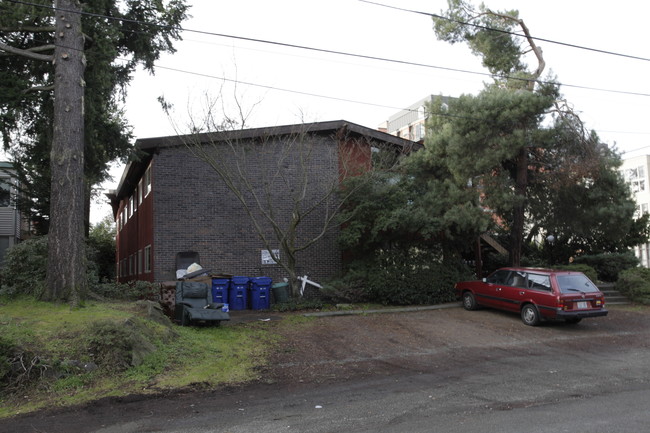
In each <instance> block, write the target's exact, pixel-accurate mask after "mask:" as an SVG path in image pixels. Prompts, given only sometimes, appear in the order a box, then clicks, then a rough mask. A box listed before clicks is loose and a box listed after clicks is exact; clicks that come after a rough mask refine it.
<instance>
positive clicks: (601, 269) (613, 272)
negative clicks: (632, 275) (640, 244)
mask: <svg viewBox="0 0 650 433" xmlns="http://www.w3.org/2000/svg"><path fill="white" fill-rule="evenodd" d="M574 263H576V264H584V265H589V266H591V267H592V268H594V269H595V270H596V272H597V273H598V279H599V280H601V281H616V280H618V274H619V272H621V271H624V270H626V269H630V268H634V267H636V266H638V265H639V259H637V258H636V256H635V255H634V253H632V252H625V253H603V254H595V255H585V256H579V257H576V259H575V262H574Z"/></svg>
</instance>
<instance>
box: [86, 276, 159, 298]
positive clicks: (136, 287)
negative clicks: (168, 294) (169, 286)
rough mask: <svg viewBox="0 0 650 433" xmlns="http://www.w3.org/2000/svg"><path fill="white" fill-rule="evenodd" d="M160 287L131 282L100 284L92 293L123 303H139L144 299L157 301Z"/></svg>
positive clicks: (146, 283) (95, 286)
mask: <svg viewBox="0 0 650 433" xmlns="http://www.w3.org/2000/svg"><path fill="white" fill-rule="evenodd" d="M159 288H160V285H159V284H156V283H150V282H148V281H131V282H129V283H98V284H95V285H93V286H92V288H91V291H92V292H93V293H95V294H96V295H99V296H102V297H104V298H108V299H116V300H122V301H138V300H142V299H146V300H152V301H153V300H156V297H157V296H158V293H159Z"/></svg>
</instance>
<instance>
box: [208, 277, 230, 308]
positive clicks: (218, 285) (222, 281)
mask: <svg viewBox="0 0 650 433" xmlns="http://www.w3.org/2000/svg"><path fill="white" fill-rule="evenodd" d="M229 287H230V278H213V279H212V302H214V303H215V304H228V288H229Z"/></svg>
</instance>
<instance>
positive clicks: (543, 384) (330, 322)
mask: <svg viewBox="0 0 650 433" xmlns="http://www.w3.org/2000/svg"><path fill="white" fill-rule="evenodd" d="M405 314H409V316H408V317H406V316H402V317H401V318H400V317H399V316H398V315H391V316H395V317H386V318H382V319H375V318H372V319H369V318H367V317H365V318H364V317H360V318H345V319H344V318H327V319H325V318H323V319H318V320H323V321H325V322H323V326H322V329H321V331H322V332H332V327H337V326H345V327H349V326H352V325H354V326H359V327H362V326H365V327H368V328H371V327H372V326H377V324H379V323H382V322H383V323H386V322H388V323H390V322H391V321H392V320H395V321H396V322H395V323H401V324H404V323H406V324H411V323H412V324H420V325H421V326H419V327H418V329H419V331H418V332H423V331H421V329H424V330H425V331H424V332H432V331H431V329H439V333H438V334H436V337H435V338H434V337H433V334H431V335H432V337H431V338H429V339H428V340H431V341H433V342H434V343H432V344H431V345H427V344H426V343H423V341H428V340H427V339H420V338H419V335H418V336H417V337H418V338H415V339H413V340H408V342H407V343H404V348H403V349H404V350H403V351H401V352H400V353H395V352H396V351H395V347H399V345H398V346H395V347H391V349H392V355H390V354H389V353H385V352H384V353H376V356H373V355H372V354H368V353H367V350H368V347H371V348H373V349H372V351H373V353H374V352H377V351H378V350H379V349H377V348H376V346H375V345H373V344H370V343H367V344H364V342H363V341H361V342H359V341H357V342H356V346H355V345H354V342H353V341H350V342H348V343H347V344H349V347H343V348H342V352H341V353H349V354H350V355H349V356H348V357H347V358H345V359H341V357H340V356H337V357H336V358H331V359H322V362H321V363H320V364H318V365H316V366H315V368H314V365H313V361H307V362H309V363H310V364H309V365H307V363H301V362H300V361H298V358H292V359H291V360H290V362H289V361H287V362H286V363H285V364H284V365H283V366H279V368H286V369H291V371H296V370H306V369H309V370H314V369H315V370H318V369H322V370H323V371H322V375H321V376H318V375H316V376H314V375H313V374H312V375H310V376H309V377H310V378H311V379H305V380H304V381H301V380H295V381H279V382H278V381H275V380H270V381H269V382H270V383H259V384H254V385H248V386H244V387H241V388H232V389H227V390H219V391H215V392H211V393H196V394H183V395H174V396H168V397H160V398H158V399H156V400H154V401H151V400H138V399H134V400H131V401H128V400H125V401H122V402H118V403H117V404H114V405H110V406H109V405H96V406H92V405H91V406H88V407H83V408H77V409H74V410H68V411H63V412H56V413H52V414H40V415H35V416H33V417H31V418H30V417H26V418H20V419H16V420H14V423H13V424H12V423H10V422H6V421H5V422H0V431H2V432H4V431H7V432H10V431H11V432H16V433H17V432H48V433H50V432H64V431H67V432H82V431H83V432H101V433H127V432H166V433H171V432H186V433H192V432H196V433H206V432H228V433H244V432H246V433H248V432H251V433H252V432H255V433H266V432H269V433H270V432H301V433H321V432H396V433H397V432H416V433H417V432H449V433H454V432H463V433H473V432H477V433H478V432H481V433H485V432H500V433H510V432H512V433H515V432H516V433H519V432H538V433H546V432H548V433H551V432H553V433H560V432H572V433H581V432H585V433H586V432H589V433H609V432H612V433H627V432H629V433H640V432H646V431H650V411H649V410H648V407H649V403H650V347H649V343H650V339H649V338H648V337H650V311H649V310H647V309H645V310H630V309H615V308H613V309H611V310H610V315H609V316H608V317H607V318H598V319H593V320H585V321H583V322H582V323H581V324H579V325H574V326H568V325H565V324H547V325H543V326H541V327H537V328H531V327H525V326H524V325H523V324H521V322H520V321H519V319H518V318H517V316H512V315H508V314H503V313H499V312H495V311H491V310H483V311H478V312H465V311H464V310H461V309H459V308H456V309H453V310H448V311H428V312H418V313H405ZM342 321H343V322H342ZM443 324H444V326H443ZM429 326H430V328H429ZM395 327H396V325H395V326H391V327H390V329H392V328H395ZM386 329H388V328H386ZM386 332H388V333H389V334H390V332H389V331H386ZM410 332H414V331H413V330H412V329H411V330H410ZM440 333H442V334H444V335H445V336H446V337H445V338H444V339H441V338H440V335H439V334H440ZM353 334H354V333H353ZM378 338H380V337H378ZM381 338H383V337H381ZM388 339H389V340H390V339H393V337H390V336H389V337H388ZM343 341H345V340H343ZM337 343H338V344H342V343H341V341H338V342H337ZM315 344H317V343H315ZM386 344H388V343H386ZM357 346H358V347H365V349H364V350H366V352H364V354H363V356H361V355H360V354H358V353H356V354H355V353H354V351H355V350H361V349H355V347H357ZM305 350H307V351H312V352H313V350H312V349H310V348H305ZM292 356H295V355H292ZM319 357H320V358H322V357H323V356H322V355H319ZM334 367H336V370H333V368H334ZM341 369H345V371H347V372H356V371H370V372H371V373H369V374H351V375H347V376H345V375H341V374H338V376H337V377H338V378H335V379H331V380H330V379H327V378H331V377H333V376H332V375H331V374H330V373H331V371H337V372H338V373H340V372H341ZM360 369H361V370H360ZM274 377H275V376H274ZM278 377H292V376H278ZM318 377H320V379H318ZM342 378H343V379H342ZM9 421H11V420H9Z"/></svg>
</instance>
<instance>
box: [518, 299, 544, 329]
mask: <svg viewBox="0 0 650 433" xmlns="http://www.w3.org/2000/svg"><path fill="white" fill-rule="evenodd" d="M521 320H522V321H523V322H524V324H526V325H528V326H536V325H539V322H540V318H539V311H537V308H536V307H535V306H534V305H533V304H526V305H524V306H523V307H522V309H521Z"/></svg>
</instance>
